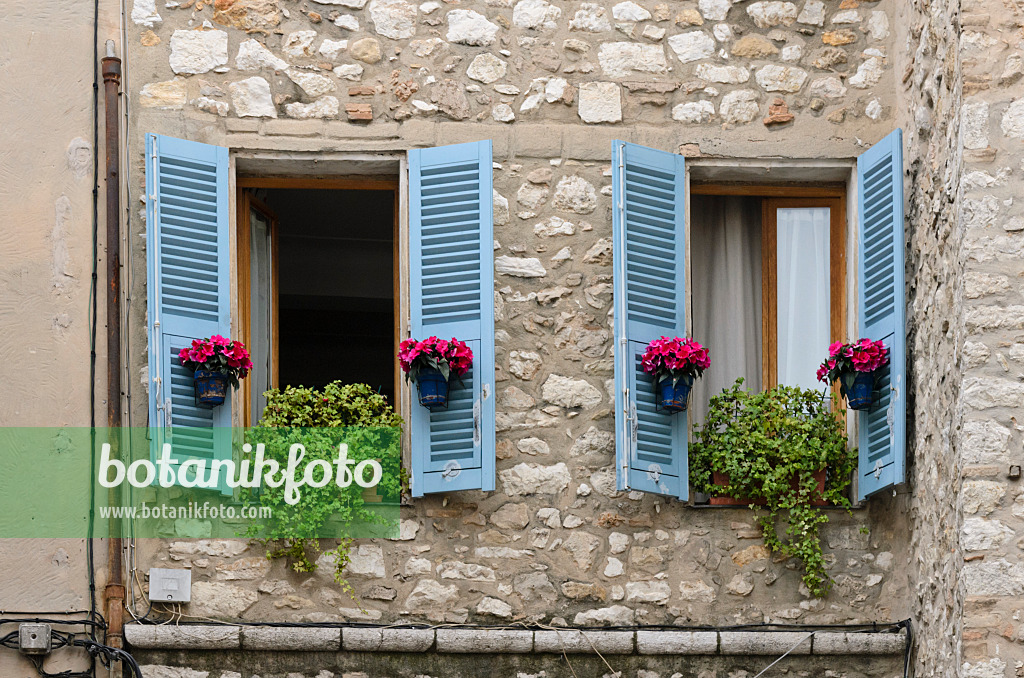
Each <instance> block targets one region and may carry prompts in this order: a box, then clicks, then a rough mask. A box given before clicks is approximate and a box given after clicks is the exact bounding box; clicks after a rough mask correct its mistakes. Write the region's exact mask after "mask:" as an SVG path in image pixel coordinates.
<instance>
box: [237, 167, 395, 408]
mask: <svg viewBox="0 0 1024 678" xmlns="http://www.w3.org/2000/svg"><path fill="white" fill-rule="evenodd" d="M238 184H239V186H241V188H240V189H239V194H238V201H237V205H238V218H237V226H238V231H237V243H238V247H237V249H238V266H237V271H238V309H239V316H240V320H241V322H240V328H241V332H242V337H243V339H242V340H243V341H245V342H246V344H247V345H248V346H249V347H250V352H251V353H252V356H253V371H252V374H251V375H250V378H249V379H247V380H245V381H243V382H242V383H243V385H244V391H243V397H242V401H243V403H244V408H245V417H244V421H245V422H246V424H247V425H248V424H252V423H255V422H256V421H258V420H259V417H260V416H261V414H262V411H263V407H264V406H265V404H266V400H265V399H264V398H263V395H262V394H263V392H264V391H266V390H267V389H269V388H274V387H284V386H307V387H312V388H322V387H323V386H325V385H326V384H328V383H330V382H332V381H342V382H344V383H365V384H368V385H370V387H371V388H373V389H375V390H377V391H378V392H379V393H381V394H383V395H384V396H385V397H387V399H388V402H390V403H391V404H392V405H393V406H396V407H397V402H398V401H397V400H396V394H397V393H398V382H397V379H398V373H397V369H396V365H395V360H394V355H395V352H396V350H397V348H396V346H397V341H398V328H397V324H396V319H397V310H396V309H397V299H398V292H397V279H396V277H395V270H396V266H395V262H396V259H397V256H398V255H397V248H396V237H395V234H396V232H397V229H398V220H397V209H396V207H397V201H396V197H397V190H398V185H397V182H396V181H394V180H391V179H379V178H370V179H358V178H349V179H344V180H330V179H326V180H325V179H320V180H316V179H282V178H271V179H267V178H260V177H240V178H239V179H238Z"/></svg>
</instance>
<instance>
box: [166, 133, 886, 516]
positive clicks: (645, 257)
mask: <svg viewBox="0 0 1024 678" xmlns="http://www.w3.org/2000/svg"><path fill="white" fill-rule="evenodd" d="M902 171H903V170H902V137H901V134H900V132H899V131H898V130H897V131H896V132H894V133H893V134H891V135H889V136H888V137H886V138H885V139H882V140H881V141H879V142H878V143H876V144H875V145H874V146H872V147H871V148H870V149H869V150H868V151H867V152H865V153H864V154H863V155H861V156H860V157H859V158H858V159H857V169H856V173H855V178H854V179H851V181H850V182H849V186H851V187H852V188H848V189H847V192H848V194H849V196H850V199H851V200H853V198H854V196H855V197H856V201H857V202H856V204H857V206H858V207H857V210H856V214H857V219H856V223H851V224H850V229H846V227H845V224H844V222H843V220H844V218H845V217H844V215H845V212H846V208H845V206H844V200H845V196H846V193H845V192H844V191H842V190H839V191H838V192H833V193H828V192H827V191H823V187H822V186H820V185H817V186H815V187H814V188H813V189H811V190H808V189H807V187H803V188H799V187H797V188H783V189H779V187H778V186H775V187H762V188H758V189H757V190H754V191H753V192H752V191H751V190H749V187H747V188H746V189H745V190H744V191H736V190H735V189H734V187H731V188H730V187H726V188H719V189H718V190H717V191H712V190H710V189H709V187H708V186H703V187H700V186H699V184H698V182H695V183H694V186H693V187H692V188H691V187H689V179H688V177H687V174H686V164H685V161H684V159H683V157H682V156H680V155H677V154H674V153H668V152H665V151H659V150H655V149H650V148H644V147H642V146H637V145H635V144H627V143H624V142H620V141H615V142H613V144H612V177H613V180H612V199H613V204H614V208H613V211H612V236H613V243H614V317H615V323H614V325H615V327H614V329H615V383H616V386H615V426H616V443H617V444H616V470H617V484H618V488H619V489H636V490H642V491H646V492H654V493H658V494H663V495H669V496H676V497H679V498H680V499H683V500H686V499H687V498H688V496H689V482H688V470H687V439H688V438H687V431H688V425H687V414H686V413H681V414H679V415H675V416H670V415H666V414H664V413H663V412H660V411H658V410H656V409H655V408H654V384H653V383H652V382H651V380H650V378H649V377H648V376H647V375H646V374H644V373H643V371H642V370H641V369H640V366H639V356H640V355H641V354H642V352H643V350H644V348H645V347H646V345H647V343H648V342H650V341H651V340H652V339H654V338H656V337H658V336H660V335H680V336H684V335H688V334H690V333H691V332H690V331H689V330H688V328H690V326H691V324H695V325H696V326H698V327H700V328H701V330H700V331H701V332H702V333H703V332H704V331H705V330H704V327H705V326H706V333H707V336H711V337H715V336H718V335H722V337H723V338H721V339H720V341H721V343H722V346H718V345H717V343H716V342H717V341H719V339H716V340H715V341H713V342H709V343H711V348H712V351H714V353H713V355H714V356H715V363H714V364H715V365H716V366H717V365H723V366H728V367H729V370H730V371H731V372H732V373H735V374H742V375H746V376H749V377H750V378H751V379H752V380H753V379H754V378H757V377H758V375H760V382H761V384H762V385H772V384H775V383H779V382H782V383H797V384H801V385H807V384H809V383H811V382H810V380H811V378H812V376H813V375H811V374H810V371H811V366H812V365H815V364H816V363H817V361H818V360H819V359H820V356H821V355H822V354H823V352H824V347H825V346H826V345H827V344H826V342H825V338H828V339H837V338H842V337H843V335H844V334H845V332H844V327H849V328H850V329H849V334H850V335H854V334H855V335H857V336H865V337H870V338H872V339H881V340H882V341H884V342H885V343H886V345H887V346H888V347H889V349H890V351H891V353H890V356H891V358H890V364H889V367H888V368H887V369H886V370H885V373H884V375H883V376H882V378H881V394H880V398H879V400H878V406H877V407H875V408H874V409H872V410H870V411H862V412H860V413H859V414H858V417H857V428H858V433H859V440H858V449H859V453H860V467H859V472H858V483H859V484H858V494H859V496H860V497H861V498H864V497H866V496H868V495H870V494H873V493H875V492H879V491H881V490H883V489H886V488H888V487H891V486H892V485H894V484H896V483H900V482H903V479H904V476H905V440H904V438H905V417H906V394H905V392H904V388H905V384H904V379H905V373H904V365H905V342H906V333H905V327H904V314H905V309H904V304H905V301H904V281H903V276H904V272H903V266H904V257H903V246H904V244H903V195H902ZM778 174H779V173H778V172H777V173H776V175H778ZM782 174H783V175H785V172H784V171H783V172H782ZM491 175H492V159H491V144H490V141H480V142H474V143H467V144H458V145H455V146H446V147H439V148H427V149H414V150H411V151H409V154H408V193H407V195H401V191H397V190H396V189H397V188H398V185H397V184H396V182H394V181H389V183H388V184H387V185H386V186H380V185H378V186H369V185H367V184H366V183H361V184H360V185H352V184H351V183H348V184H346V183H345V182H344V181H341V182H335V183H333V184H330V185H328V184H329V182H326V181H323V182H319V183H317V184H316V185H315V186H310V185H299V184H297V183H296V182H295V181H294V180H287V179H267V178H265V179H259V180H251V179H246V178H245V177H241V178H239V180H238V187H239V188H240V189H242V194H241V195H240V199H239V206H240V208H241V212H240V214H239V215H238V221H237V223H236V224H235V227H236V228H237V229H238V230H237V231H236V235H237V244H238V251H237V252H235V251H233V250H232V242H231V238H230V237H229V236H230V233H231V217H230V215H229V213H228V202H229V201H228V190H229V186H230V180H229V179H230V177H229V162H228V152H227V149H224V148H217V147H214V146H209V145H206V144H199V143H195V142H189V141H183V140H179V139H171V138H168V137H159V136H156V135H152V134H150V135H147V171H146V180H147V196H148V200H147V257H148V267H149V268H148V273H149V278H148V280H149V285H148V294H149V299H148V303H149V306H148V309H149V322H150V326H149V346H150V355H149V370H150V421H151V423H152V425H154V426H157V427H161V428H163V429H166V428H168V427H171V426H185V425H187V426H190V427H195V428H202V427H227V426H229V425H230V422H231V421H232V418H231V407H230V405H229V404H227V405H225V406H222V407H221V408H218V410H215V411H212V412H211V411H210V410H204V409H202V408H199V407H196V405H195V402H194V399H193V397H192V389H191V384H190V381H189V379H188V377H189V375H187V374H184V373H183V371H182V370H180V369H176V367H175V365H176V361H175V360H174V358H175V357H176V355H177V351H178V349H180V348H181V347H182V346H183V345H185V344H186V343H187V342H189V341H191V339H192V338H195V337H203V336H209V335H210V334H214V333H219V334H224V335H228V334H230V333H231V331H232V327H233V326H232V322H231V320H232V319H231V308H232V303H233V301H235V303H237V304H238V306H237V314H238V317H237V318H236V319H235V321H236V323H240V325H238V324H236V326H235V327H236V329H237V330H238V331H241V332H242V333H243V334H244V335H245V337H246V339H247V340H248V341H249V343H250V344H251V345H252V346H253V348H254V349H255V350H256V351H257V353H258V354H259V355H257V356H254V362H258V364H259V367H258V369H257V372H256V373H254V377H255V378H254V380H253V382H252V386H251V387H250V390H249V391H248V392H247V393H246V394H245V398H244V404H243V413H242V416H243V417H244V418H245V419H246V421H248V422H251V421H252V420H253V419H254V418H258V411H259V410H260V408H261V406H262V401H261V400H260V398H259V392H260V389H261V388H262V387H263V386H265V385H267V384H269V385H279V384H284V383H294V382H295V381H299V382H307V383H308V384H309V385H319V384H321V383H325V382H326V381H330V380H333V379H336V378H342V379H345V380H360V381H369V383H371V385H377V384H379V386H380V388H381V390H382V391H386V390H387V389H388V388H390V389H391V392H392V394H393V395H394V398H395V400H396V401H397V400H398V399H399V397H400V395H401V394H403V393H405V392H406V391H403V389H401V388H400V387H399V386H398V381H399V380H398V376H397V375H396V374H395V360H394V354H395V348H396V344H397V342H398V340H399V339H400V338H404V337H400V336H399V331H398V329H397V328H399V327H404V326H405V325H404V323H405V320H404V319H403V318H402V317H401V315H400V313H399V310H400V309H399V301H398V300H399V298H400V297H401V295H400V294H399V293H398V291H397V290H398V289H399V288H400V287H401V286H403V285H405V286H407V291H408V314H409V315H408V321H407V324H408V327H409V333H410V334H411V335H412V336H415V337H416V338H424V337H427V336H430V335H437V336H441V337H445V338H448V337H457V338H459V339H461V340H464V341H466V342H467V343H469V345H470V347H471V348H472V350H473V353H474V362H473V367H472V370H471V371H470V373H468V374H467V375H466V377H465V378H464V382H465V386H464V389H461V393H460V397H458V398H452V399H451V401H450V405H449V408H448V409H447V410H444V411H440V412H430V411H428V410H426V409H425V408H422V407H419V406H418V405H412V406H410V407H409V408H408V409H407V412H408V415H409V417H408V420H407V428H406V431H407V433H408V434H409V440H410V446H411V462H412V464H411V466H412V490H413V495H414V496H421V495H423V494H427V493H433V492H448V491H454V490H464V489H482V490H485V491H486V490H492V489H494V485H495V407H494V401H495V397H494V315H493V314H494V305H493V294H494V290H493V287H494V266H493V256H494V254H493V250H492V243H493V220H492V193H493V191H492V187H491V183H492V176H491ZM712 179H713V178H712ZM779 179H780V180H781V181H786V180H787V177H786V176H781V177H779ZM824 188H828V187H824ZM251 189H255V192H253V191H252V190H251ZM371 191H383V192H386V193H387V196H389V197H384V198H381V197H380V196H381V195H383V194H384V193H380V194H374V195H372V196H371V195H370V194H369V192H371ZM780 191H782V192H780ZM406 198H407V204H408V229H407V232H406V231H404V230H402V228H400V227H399V226H397V225H396V223H398V221H396V215H398V216H400V212H401V210H399V209H398V208H397V204H401V203H402V201H403V200H405V199H406ZM378 199H379V200H378ZM759 211H760V215H761V216H760V219H758V212H759ZM688 212H690V213H691V214H692V215H693V216H694V217H695V218H694V219H690V220H688V217H687V215H688ZM716 222H718V223H719V224H724V225H725V227H726V228H725V229H724V230H723V229H722V228H717V229H716V228H715V224H716ZM689 228H692V229H693V230H692V232H690V231H688V229H689ZM851 238H853V239H855V242H856V243H857V248H858V249H857V265H856V267H853V266H850V267H849V269H851V270H849V271H848V270H847V266H846V263H845V256H846V254H845V249H844V247H845V243H846V242H847V241H848V240H850V239H851ZM737 243H738V244H737ZM733 250H735V252H734V251H733ZM389 252H390V253H391V257H390V259H389V257H388V253H389ZM236 255H237V256H238V259H237V260H234V261H237V269H238V270H237V271H236V274H237V275H238V276H239V277H238V278H237V280H235V283H236V284H237V287H238V290H239V295H238V299H237V300H233V299H232V292H231V288H232V282H231V266H232V261H233V259H232V257H233V256H236ZM695 258H696V259H698V261H694V260H695ZM388 261H390V262H391V269H390V272H389V269H388V263H387V262H388ZM730 269H735V270H737V271H739V273H738V274H736V275H730V274H729V271H730ZM854 269H855V271H856V273H855V274H854V273H853V270H854ZM847 280H850V281H854V284H855V288H854V289H856V292H857V299H858V302H857V305H856V308H857V321H856V323H854V322H852V321H847V320H846V316H845V306H844V305H845V304H846V296H847V295H846V289H847V288H846V281H847ZM389 281H390V283H391V284H390V285H389V284H388V282H389ZM718 281H722V282H721V283H719V282H718ZM734 288H735V289H734ZM404 289H406V288H404ZM730 290H733V291H730ZM723 294H724V295H732V296H726V297H723V298H722V299H719V298H718V297H716V296H715V295H723ZM737 300H738V301H737ZM691 307H692V316H691ZM758 313H760V316H758V315H757V314H758ZM389 314H390V315H389ZM758 317H760V321H758V320H757V318H758ZM741 321H742V325H743V327H742V330H741V331H736V332H731V330H730V327H732V326H733V325H736V326H738V325H739V324H740V323H741ZM716 323H717V324H716ZM730 323H732V325H731V324H730ZM716 328H717V329H716ZM730 332H731V334H730ZM402 334H404V332H403V333H402ZM730 338H731V339H732V340H733V341H734V342H735V343H734V344H732V345H730V344H729V343H728V342H729V340H730ZM368 346H372V349H371V348H368ZM352 347H357V348H356V349H353V348H352ZM357 350H358V351H359V355H371V354H372V355H374V356H377V357H376V358H374V359H371V360H363V361H356V362H362V363H364V364H357V365H355V366H354V368H352V366H351V365H348V364H347V363H350V362H353V361H352V360H351V357H352V355H355V354H356V351H357ZM373 351H378V352H379V355H378V354H376V353H373ZM328 354H333V355H336V356H338V357H339V360H338V361H337V362H336V363H334V364H333V365H332V364H331V363H330V362H329V360H328V359H327V358H326V357H325V356H326V355H328ZM311 356H315V357H316V359H317V361H318V362H319V363H320V364H321V367H320V368H319V369H318V371H315V372H307V371H304V368H305V365H306V364H307V363H309V362H310V360H309V358H310V357H311ZM293 357H295V358H298V360H297V361H292V358H293ZM378 361H379V362H378ZM723 378H729V380H730V381H731V378H730V377H729V375H726V376H725V377H723ZM257 384H258V385H257ZM195 428H194V429H193V430H195ZM215 431H216V428H215ZM216 435H217V434H216V433H214V434H213V435H207V434H203V433H202V432H200V434H198V435H195V436H194V439H191V440H188V441H186V442H187V443H188V445H186V446H184V447H183V446H181V445H180V444H179V445H178V446H177V447H176V449H178V450H181V449H185V452H183V454H185V455H186V456H195V457H204V458H217V457H218V456H221V455H226V454H230V453H231V450H230V444H227V445H224V444H222V442H220V441H218V440H217V439H216ZM228 443H230V441H228Z"/></svg>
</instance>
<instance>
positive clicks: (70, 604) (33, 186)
mask: <svg viewBox="0 0 1024 678" xmlns="http://www.w3.org/2000/svg"><path fill="white" fill-rule="evenodd" d="M108 9H109V10H111V11H109V12H108V11H107V10H108ZM93 20H94V14H93V7H92V3H76V4H68V3H60V2H44V3H36V4H33V5H31V6H28V5H24V6H23V5H18V4H14V5H11V6H9V7H6V8H5V10H4V39H3V41H2V43H3V44H2V45H0V97H2V98H3V100H4V106H3V107H2V109H0V129H3V137H4V142H3V144H2V149H0V211H2V212H3V214H4V225H3V227H2V228H0V383H2V384H3V388H2V389H0V426H4V427H10V426H47V427H57V426H88V425H89V396H90V391H91V388H90V383H91V382H90V379H89V359H90V355H89V354H90V348H89V308H90V303H89V287H90V277H91V271H92V262H93V254H92V225H93V213H92V209H93V203H92V190H93V186H94V174H93V153H94V149H93V89H92V83H93V71H92V68H93V61H94V60H93V56H94V53H93ZM100 35H101V37H102V36H106V37H110V38H115V39H116V38H117V36H118V28H117V8H116V6H115V7H107V5H106V3H103V5H102V8H101V18H100ZM57 46H59V48H58V47H57ZM101 86H102V85H101ZM101 105H102V103H101ZM100 114H101V115H102V112H101V113H100ZM101 139H102V137H101ZM101 143H102V141H101ZM101 162H102V161H101ZM101 169H102V165H101ZM103 190H104V189H103V186H102V184H101V186H100V191H103ZM99 219H100V222H99V223H100V225H101V230H102V224H103V223H104V222H103V221H102V220H103V219H104V214H103V211H102V205H101V209H100V213H99ZM103 245H104V243H103V241H102V236H101V239H100V242H99V246H100V259H99V267H100V271H101V275H102V271H103V267H104V266H105V264H104V260H103V258H102V257H103V249H102V248H103ZM100 284H101V286H102V282H101V283H100ZM103 305H104V302H103V301H102V300H101V301H100V302H99V309H100V318H99V323H100V325H99V328H100V329H99V335H100V337H102V336H103V332H104V330H103V323H104V322H105V319H104V318H103V317H102V313H103ZM97 350H98V356H97V360H98V366H99V367H98V371H99V381H98V382H97V383H96V386H97V392H98V394H99V395H98V400H97V408H98V410H99V416H100V417H102V418H103V420H104V422H105V416H106V414H105V413H106V404H105V400H104V399H103V398H104V395H103V394H104V393H105V391H104V389H105V386H104V385H103V383H102V381H103V380H104V379H105V375H106V367H105V355H106V351H105V348H104V347H103V346H102V344H101V345H99V346H98V347H97ZM83 452H87V451H83ZM8 453H9V451H8ZM33 453H34V454H37V455H39V457H40V459H39V463H40V468H41V469H45V468H46V467H47V466H48V465H51V464H59V463H60V454H61V453H60V452H59V451H57V450H56V449H53V450H34V451H33ZM44 483H45V478H44V476H43V475H42V474H41V475H40V486H42V485H43V484H44ZM81 489H82V498H83V500H82V510H83V511H84V510H85V507H86V506H87V503H88V502H87V497H88V494H87V492H88V479H85V478H83V479H82V486H81ZM96 548H97V553H99V554H100V555H99V556H98V561H99V562H100V563H102V562H104V559H105V553H106V546H105V543H104V542H97V544H96ZM86 563H87V561H86V548H85V543H84V540H58V539H4V540H0V568H2V570H3V572H4V573H5V574H4V577H3V579H2V581H0V601H2V604H0V607H2V608H3V609H4V610H5V611H19V612H20V611H24V612H30V613H37V612H61V611H71V610H83V609H88V607H89V598H88V586H87V581H88V579H87V567H86ZM96 576H97V582H98V586H99V587H100V588H101V589H102V586H103V581H104V580H103V576H104V573H103V570H102V568H100V569H98V571H97V575H96ZM4 616H10V615H9V614H5V615H4ZM79 618H81V615H79ZM14 628H15V627H12V626H5V627H4V629H3V632H4V633H6V632H8V631H11V630H13V629H14ZM69 630H75V631H81V630H82V629H81V627H75V628H73V629H69ZM86 665H88V658H87V656H85V655H84V653H75V652H70V651H68V652H63V653H61V655H60V656H55V657H53V658H52V660H50V661H49V662H48V663H47V668H48V669H49V670H52V671H59V670H64V669H73V670H81V669H82V668H84V667H85V666H86ZM0 675H4V676H11V677H12V678H23V677H24V678H30V677H31V676H36V675H38V674H37V673H36V671H35V669H34V668H33V666H32V665H31V664H30V663H28V662H27V661H23V660H22V659H21V657H20V656H19V655H18V653H17V652H16V651H14V650H7V649H5V650H3V651H2V652H0Z"/></svg>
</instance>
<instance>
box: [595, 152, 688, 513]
mask: <svg viewBox="0 0 1024 678" xmlns="http://www.w3.org/2000/svg"><path fill="white" fill-rule="evenodd" d="M612 176H613V179H612V200H613V203H614V204H613V211H612V232H613V243H614V245H613V247H614V265H615V281H614V287H615V291H614V303H615V429H616V468H617V473H616V479H617V483H618V488H619V489H620V490H626V489H632V490H642V491H645V492H654V493H657V494H665V495H671V496H675V497H679V498H680V499H682V500H686V499H687V498H688V497H689V475H688V470H687V450H686V447H687V437H686V436H687V433H686V431H687V427H686V413H685V412H680V413H678V414H674V415H670V414H666V413H664V412H662V411H660V410H658V409H656V408H655V394H654V387H655V385H654V383H653V381H652V380H651V378H650V376H648V375H647V374H645V373H644V372H643V370H642V369H641V368H640V356H641V355H643V352H644V350H645V349H646V348H647V344H648V343H649V342H650V341H652V340H653V339H657V338H658V337H661V336H667V337H674V336H680V337H682V336H686V281H685V277H686V241H685V239H686V224H685V207H686V196H685V174H684V160H683V157H682V156H681V155H676V154H673V153H666V152H664V151H657V150H654V149H650V148H644V147H643V146H636V145H634V144H628V143H624V142H621V141H614V142H612Z"/></svg>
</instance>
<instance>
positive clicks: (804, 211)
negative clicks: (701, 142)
mask: <svg viewBox="0 0 1024 678" xmlns="http://www.w3.org/2000/svg"><path fill="white" fill-rule="evenodd" d="M797 196H799V197H797ZM845 197H846V187H845V186H844V185H842V184H838V185H817V186H815V185H806V184H803V185H757V184H722V183H698V182H692V183H691V185H690V252H691V269H690V279H691V287H692V292H691V300H692V311H691V314H692V316H691V317H692V323H691V326H692V334H693V336H694V337H695V338H696V339H697V340H698V341H700V342H701V343H703V344H705V345H707V346H711V347H713V350H714V355H715V362H714V369H712V370H709V371H708V372H707V373H706V374H705V376H704V378H703V379H700V380H698V381H697V382H695V383H694V389H693V390H694V392H693V397H692V405H691V415H690V421H691V422H697V423H699V422H703V421H704V418H705V416H706V414H707V407H708V400H709V398H710V397H711V396H712V395H714V394H716V393H719V392H721V391H722V390H723V389H726V388H728V387H730V386H731V385H732V384H733V382H734V381H735V380H736V379H737V378H740V377H742V378H743V379H744V384H745V386H746V387H747V388H749V389H752V390H761V389H768V388H772V387H773V386H776V385H777V384H785V385H787V386H800V387H803V388H811V389H818V388H820V387H821V384H820V383H818V381H817V379H816V377H815V371H816V369H817V367H818V365H819V364H820V362H821V360H822V356H823V355H824V349H823V347H827V346H828V345H829V344H831V343H832V342H835V341H841V340H845V335H846V326H847V318H846V242H847V233H846V199H845Z"/></svg>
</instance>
